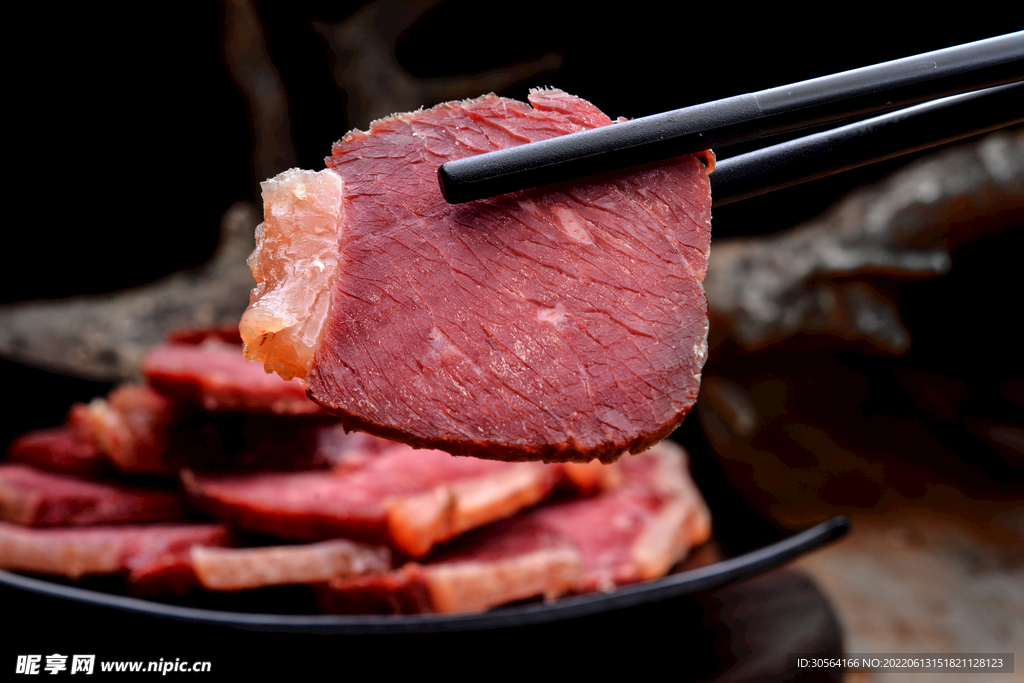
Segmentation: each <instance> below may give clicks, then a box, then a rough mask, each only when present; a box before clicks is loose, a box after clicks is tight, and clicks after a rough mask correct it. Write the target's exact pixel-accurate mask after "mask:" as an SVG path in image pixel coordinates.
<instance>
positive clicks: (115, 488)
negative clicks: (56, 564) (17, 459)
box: [0, 464, 186, 526]
mask: <svg viewBox="0 0 1024 683" xmlns="http://www.w3.org/2000/svg"><path fill="white" fill-rule="evenodd" d="M185 514H186V511H185V505H184V496H183V495H182V494H181V493H180V492H178V491H165V490H155V489H142V488H129V487H126V486H122V485H119V484H115V483H103V482H97V481H87V480H84V479H78V478H75V477H71V476H67V475H61V474H54V473H51V472H43V471H42V470H37V469H35V468H32V467H28V466H26V465H17V464H3V465H0V519H3V520H6V521H8V522H14V523H16V524H23V525H27V526H84V525H93V524H145V523H151V522H172V521H178V520H182V519H184V518H185Z"/></svg>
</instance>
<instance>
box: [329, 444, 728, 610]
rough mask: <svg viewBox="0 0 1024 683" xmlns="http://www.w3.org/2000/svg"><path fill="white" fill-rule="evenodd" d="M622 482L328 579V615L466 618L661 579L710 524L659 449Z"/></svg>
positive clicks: (639, 458) (686, 481)
mask: <svg viewBox="0 0 1024 683" xmlns="http://www.w3.org/2000/svg"><path fill="white" fill-rule="evenodd" d="M619 464H620V465H621V469H622V473H621V474H622V483H621V485H620V486H619V487H618V488H617V489H615V490H613V491H607V492H604V493H602V494H601V495H598V496H595V497H592V498H583V499H578V500H572V501H566V502H558V503H549V504H546V505H543V506H541V507H539V508H536V509H533V510H530V511H527V512H523V513H520V514H519V515H518V516H516V517H515V518H513V519H509V520H505V521H503V522H499V523H497V524H494V525H491V526H489V527H486V528H483V529H478V530H476V531H474V532H471V533H470V534H467V535H465V536H462V537H460V538H458V539H456V540H455V541H453V542H452V543H451V544H450V545H448V546H446V547H445V548H444V549H443V550H441V551H440V552H435V553H434V554H432V555H431V556H430V557H428V558H426V560H424V561H423V562H422V563H410V564H408V565H406V566H404V567H402V568H400V569H398V570H395V571H393V572H389V573H387V574H381V575H374V576H364V577H357V578H352V579H339V580H335V581H331V582H330V583H329V585H326V586H322V587H320V589H319V590H318V594H319V598H320V601H321V603H322V607H323V609H324V610H325V611H330V612H364V613H366V612H369V613H392V612H431V611H434V612H465V611H475V610H481V609H486V608H488V607H493V606H495V605H500V604H503V603H506V602H509V601H512V600H520V599H525V598H529V597H534V596H544V597H546V598H549V599H550V598H554V597H557V596H559V595H562V594H564V593H567V592H577V593H587V592H593V591H599V590H611V589H612V588H614V587H615V586H620V585H624V584H629V583H635V582H637V581H643V580H647V579H653V578H656V577H658V576H662V575H664V574H665V573H666V572H667V571H668V570H669V569H670V568H671V567H672V565H674V564H675V563H677V562H679V561H680V560H682V559H683V558H684V557H685V556H686V554H687V553H688V552H689V551H690V549H691V548H693V547H694V546H696V545H699V544H701V543H703V542H704V541H706V540H707V539H708V537H709V535H710V532H711V526H710V524H711V520H710V515H709V513H708V510H707V507H706V506H705V504H704V501H703V499H702V498H701V496H700V494H699V493H698V491H697V489H696V488H695V487H694V485H693V482H692V481H691V480H690V478H689V476H688V474H687V472H686V456H685V454H684V453H683V452H682V451H681V449H679V448H678V447H677V446H675V445H673V444H670V443H664V444H659V445H657V446H655V447H654V448H652V449H651V450H649V451H647V452H645V453H641V454H639V455H636V456H632V457H627V458H624V459H622V460H620V462H619Z"/></svg>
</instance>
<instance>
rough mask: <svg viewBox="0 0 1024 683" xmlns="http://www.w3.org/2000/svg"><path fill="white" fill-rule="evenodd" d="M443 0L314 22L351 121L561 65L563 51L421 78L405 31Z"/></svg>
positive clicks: (375, 7)
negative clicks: (410, 67) (407, 62)
mask: <svg viewBox="0 0 1024 683" xmlns="http://www.w3.org/2000/svg"><path fill="white" fill-rule="evenodd" d="M439 4H441V3H440V0H414V1H405V0H376V1H375V2H370V3H367V4H366V5H365V6H363V7H362V8H361V9H360V10H359V11H358V12H356V13H355V14H353V15H352V16H350V17H348V18H347V19H345V20H344V21H341V22H338V23H335V24H328V23H325V22H319V21H317V22H314V23H313V28H314V29H315V30H316V32H317V33H318V34H320V37H321V38H323V40H324V42H325V43H326V44H327V46H328V47H329V48H330V50H331V53H332V54H333V56H334V83H335V84H336V85H337V86H338V87H339V88H341V89H342V90H344V91H345V94H346V96H347V105H346V109H345V116H346V120H347V121H348V125H349V127H354V126H358V127H360V128H367V127H368V126H369V124H370V122H372V121H374V120H376V119H379V118H382V117H385V116H388V115H389V114H394V113H396V112H405V111H413V110H415V109H419V108H420V107H423V106H431V105H433V104H437V103H439V102H446V101H449V100H458V99H464V98H467V97H476V96H478V95H482V94H484V93H486V92H491V91H497V90H503V89H505V88H509V87H512V86H514V85H516V84H518V83H521V82H523V81H526V80H529V79H531V78H533V77H535V76H537V75H540V74H543V73H548V72H553V71H556V70H558V69H559V68H561V66H562V58H561V57H560V56H559V55H555V54H547V55H543V56H541V57H537V58H535V59H531V60H527V61H524V62H520V63H518V64H513V65H511V66H508V67H505V68H501V69H493V70H490V71H486V72H484V73H479V74H465V75H458V76H451V77H445V78H417V77H415V76H413V75H411V74H410V73H409V72H408V71H406V70H405V69H404V68H403V67H402V65H401V64H400V63H399V61H398V57H397V56H396V55H395V45H396V43H397V42H398V39H399V37H400V36H401V35H402V34H403V33H405V32H406V31H407V30H409V29H410V28H411V27H412V26H413V25H414V24H415V23H416V22H417V21H418V20H419V19H420V18H421V17H423V16H424V15H425V14H426V13H427V12H429V11H430V10H432V9H433V8H434V7H436V6H437V5H439Z"/></svg>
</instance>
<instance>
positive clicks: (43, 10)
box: [0, 0, 1013, 301]
mask: <svg viewBox="0 0 1024 683" xmlns="http://www.w3.org/2000/svg"><path fill="white" fill-rule="evenodd" d="M358 6H359V3H352V2H332V3H328V2H319V3H315V2H314V3H268V2H259V3H257V8H258V10H259V12H260V14H261V16H262V19H263V23H264V26H265V30H266V35H267V41H268V44H269V48H270V52H271V54H272V56H273V59H274V61H275V62H276V64H277V66H278V68H279V70H280V72H281V75H282V78H283V80H284V83H285V87H286V89H287V91H288V96H289V100H290V103H291V107H292V119H293V125H294V130H295V137H296V144H297V148H298V159H299V163H300V165H301V166H303V167H305V168H322V167H323V166H322V164H323V161H322V160H323V157H324V156H326V155H328V154H329V153H330V145H331V143H332V142H334V141H335V140H337V139H339V138H340V137H341V136H342V135H343V134H344V133H345V132H346V131H347V130H349V129H350V128H352V127H356V126H359V127H364V128H365V126H366V123H367V122H350V121H346V120H345V115H344V110H343V108H344V103H345V96H346V95H345V92H344V91H342V90H340V89H338V88H337V87H336V86H335V85H334V83H333V81H332V78H331V71H330V68H331V67H330V59H329V55H328V50H327V48H326V47H325V45H324V43H323V42H322V40H321V39H320V37H319V36H318V35H317V34H316V33H315V32H314V31H313V29H312V27H311V21H312V20H314V19H319V20H321V21H326V22H334V21H339V20H341V19H343V18H344V17H345V16H347V15H348V14H350V13H351V12H353V11H355V9H357V8H358ZM495 7H496V6H495ZM595 7H597V5H594V4H592V3H557V2H556V3H552V2H542V1H539V0H526V1H523V2H517V3H515V4H514V5H512V6H504V5H503V6H502V7H501V9H496V8H495V9H482V5H481V3H477V2H470V1H467V0H450V1H449V2H444V3H442V4H441V5H440V6H439V7H438V8H437V9H435V10H434V11H432V12H430V13H429V14H428V15H426V16H425V17H424V19H423V20H422V21H420V22H419V24H418V25H416V26H415V27H414V28H413V29H412V30H411V31H409V32H408V33H407V34H406V35H405V36H403V37H402V38H401V39H400V40H399V42H398V44H397V46H396V50H397V54H398V56H399V58H400V60H401V61H402V63H403V65H404V66H405V67H406V68H407V70H408V71H409V72H410V73H412V74H413V75H416V76H423V77H429V76H454V75H460V74H472V73H476V72H479V71H483V70H486V69H491V68H496V67H501V66H505V65H508V64H510V63H513V62H517V61H521V60H525V59H529V58H533V57H539V56H541V55H544V54H548V53H555V54H558V55H561V56H562V57H563V60H564V61H563V64H564V66H563V68H562V70H561V72H560V73H555V74H548V75H545V76H543V77H541V78H539V79H536V81H535V82H531V83H527V84H523V85H522V86H520V87H516V88H514V89H512V90H511V91H509V92H502V93H499V94H502V95H506V96H510V97H515V98H519V99H525V96H526V92H527V89H528V87H533V86H538V85H551V86H556V87H559V88H561V89H563V90H566V91H568V92H570V93H573V94H576V95H579V96H581V97H584V98H586V99H589V100H591V101H592V102H593V103H594V104H596V105H597V106H598V107H600V108H601V109H603V110H604V111H605V112H606V113H608V114H609V115H610V116H612V117H613V118H614V117H616V116H626V117H639V116H644V115H648V114H653V113H657V112H660V111H665V110H668V109H674V108H678V107H682V106H686V105H689V104H695V103H699V102H704V101H708V100H713V99H717V98H721V97H727V96H730V95H736V94H741V93H744V92H749V91H752V90H757V89H762V88H768V87H773V86H777V85H783V84H785V83H789V82H793V81H796V80H802V79H806V78H813V77H816V76H821V75H825V74H828V73H833V72H835V71H839V70H844V69H849V68H855V67H858V66H865V65H868V64H872V63H876V62H879V61H884V60H888V59H895V58H899V57H904V56H908V55H911V54H916V53H918V52H923V51H928V50H933V49H939V48H943V47H948V46H950V45H955V44H959V43H962V42H967V41H971V40H977V39H981V38H985V37H990V36H993V35H998V34H1001V33H1005V32H1008V31H1010V30H1012V29H1013V27H1010V26H1007V25H1006V22H1005V21H1003V20H1002V19H1001V18H1000V17H999V16H998V13H996V14H993V13H985V12H972V13H970V14H968V15H966V16H965V14H966V13H965V12H963V11H958V12H957V13H956V15H955V16H953V15H950V16H930V17H925V18H922V17H920V16H916V15H915V16H912V17H911V16H905V17H902V18H901V17H894V16H892V13H886V14H884V15H879V14H876V13H873V12H869V11H867V10H853V9H850V8H844V9H843V10H842V12H843V13H842V15H841V16H838V17H837V16H836V15H835V14H832V13H830V14H829V18H828V19H827V20H825V19H824V18H822V17H819V16H811V17H806V16H803V17H799V18H798V17H797V16H795V15H793V14H791V13H789V12H779V11H767V10H753V11H740V10H739V9H737V8H735V7H734V6H731V5H727V4H724V3H718V4H715V5H703V6H700V7H694V6H692V5H691V4H690V3H687V4H686V5H681V4H676V3H648V2H630V3H622V4H619V5H616V6H614V8H612V7H610V6H605V9H600V10H595V9H594V8H595ZM20 12H21V13H20V15H19V14H16V15H15V19H14V20H12V21H11V23H10V25H9V27H8V28H9V30H10V31H11V34H12V35H16V34H17V35H21V36H23V37H24V38H27V44H28V45H30V47H29V48H28V49H27V50H24V49H19V50H18V52H17V53H15V54H9V56H8V59H7V65H8V68H7V69H6V74H5V75H6V80H7V81H8V84H9V85H10V86H13V87H12V88H10V89H9V90H8V97H7V107H5V109H8V111H11V110H13V112H14V114H15V124H14V125H13V126H11V127H9V128H8V135H9V137H8V142H9V144H10V147H9V148H8V149H9V150H11V151H14V153H13V154H10V155H9V156H8V157H7V161H8V163H7V168H8V171H7V173H8V177H9V178H11V179H12V180H13V181H14V182H13V183H12V186H10V188H9V189H10V190H11V191H10V194H9V195H8V202H9V203H8V206H9V208H10V209H11V211H10V212H9V213H8V214H7V217H6V220H7V229H6V230H5V231H4V232H5V235H4V237H5V239H4V243H5V244H4V247H5V252H6V254H7V255H8V267H7V268H5V269H4V272H3V274H2V275H0V277H3V281H2V282H3V286H2V288H0V292H2V293H0V296H2V301H16V300H22V299H30V298H42V297H62V296H69V295H73V294H82V293H100V292H109V291H113V290H116V289H119V288H121V287H125V286H129V285H134V284H139V283H143V282H148V281H151V280H153V279H156V278H158V277H160V276H162V275H165V274H167V273H169V272H172V271H174V270H178V269H180V268H188V267H194V266H196V265H198V264H201V263H203V262H204V261H205V260H206V259H207V258H209V256H210V255H211V253H212V251H213V248H214V246H215V240H216V233H217V225H218V221H219V220H220V217H221V215H222V214H223V212H224V211H225V210H226V209H227V207H228V206H230V205H231V204H232V203H233V202H235V201H237V200H239V199H250V198H251V199H255V188H254V187H253V183H252V182H251V180H250V175H251V174H250V170H249V161H250V154H249V147H250V134H249V130H248V120H247V114H246V109H245V103H244V101H243V99H242V97H241V95H240V94H239V93H238V91H237V89H236V88H235V86H234V85H233V83H232V81H231V79H230V77H229V75H228V72H227V70H226V68H225V66H224V64H223V62H222V55H221V44H220V41H221V33H222V27H221V8H220V7H219V6H218V5H217V4H215V3H189V4H188V6H187V7H177V6H175V5H174V4H166V5H163V6H148V5H145V6H136V7H134V8H133V9H132V10H131V11H130V12H124V11H115V10H112V9H95V8H94V7H90V6H85V5H82V6H79V7H76V8H73V9H60V10H53V9H51V8H49V7H48V6H45V5H37V6H34V7H28V8H24V7H23V8H22V9H21V10H20ZM918 14H919V13H918ZM8 49H10V48H8ZM12 91H13V93H12ZM12 95H13V96H12ZM423 104H425V105H430V104H433V103H432V102H424V103H423ZM891 166H893V164H887V165H886V168H889V167H891ZM883 171H884V169H880V168H876V169H870V170H867V171H862V172H854V173H851V174H846V175H845V176H843V177H841V178H838V179H834V180H825V181H819V182H818V183H815V184H814V187H813V188H804V189H800V190H791V191H787V192H785V193H782V194H780V195H778V196H774V197H770V198H766V199H760V200H753V201H751V202H747V203H746V204H745V205H733V206H730V207H723V208H721V209H718V210H716V211H715V219H714V220H715V227H714V231H715V237H716V238H720V237H725V236H731V235H738V234H755V233H764V232H770V231H773V230H777V229H781V228H784V227H788V226H790V225H793V224H795V223H796V222H799V220H801V219H804V218H807V217H809V216H812V215H814V214H816V213H817V212H818V211H820V210H821V209H822V208H824V207H825V206H827V205H828V204H830V203H831V202H832V201H833V200H834V199H835V198H837V197H838V196H840V195H841V194H842V193H843V192H844V191H845V190H846V189H848V188H850V187H853V186H855V185H857V184H860V183H861V182H863V181H864V180H866V179H868V178H871V177H875V176H877V175H878V174H879V173H882V172H883ZM19 209H20V211H19ZM19 213H20V214H21V216H18V214H19Z"/></svg>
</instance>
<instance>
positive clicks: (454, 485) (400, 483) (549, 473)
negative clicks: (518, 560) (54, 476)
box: [183, 444, 561, 557]
mask: <svg viewBox="0 0 1024 683" xmlns="http://www.w3.org/2000/svg"><path fill="white" fill-rule="evenodd" d="M560 476H561V471H560V469H559V468H557V467H556V466H552V465H543V464H540V463H520V464H509V463H501V462H493V461H487V460H480V459H476V458H457V457H454V456H451V455H449V454H447V453H443V452H440V451H414V450H413V449H411V448H409V447H408V446H404V445H400V444H396V445H395V447H393V448H392V449H390V450H387V451H385V452H383V453H381V454H380V455H378V456H376V457H374V458H372V459H370V460H368V461H366V462H365V463H364V464H363V465H362V466H360V467H358V468H356V469H355V470H354V471H352V470H351V469H344V470H341V471H337V470H335V471H314V472H289V473H263V474H250V475H234V476H231V475H228V476H202V475H196V474H194V473H191V472H186V473H185V474H184V475H183V477H184V481H185V487H186V490H187V491H188V493H189V494H190V495H191V496H192V498H193V500H194V501H195V503H196V504H197V505H198V506H199V507H201V508H202V509H203V510H205V511H206V512H208V513H209V514H210V515H212V516H213V517H215V518H217V519H220V520H222V521H225V522H229V523H230V524H232V525H234V526H237V527H238V528H240V529H245V530H248V531H254V532H258V533H263V534H268V535H272V536H277V537H280V538H285V539H293V540H304V541H310V540H320V539H328V538H336V537H348V538H355V539H359V540H364V541H369V542H375V543H387V544H389V545H391V546H392V547H394V548H396V549H397V550H399V551H401V552H403V553H405V554H407V555H412V556H416V557H418V556H422V555H425V554H426V553H427V552H429V550H430V549H431V547H433V545H434V544H435V543H438V542H441V541H445V540H448V539H450V538H453V537H454V536H457V535H458V534H460V533H462V532H464V531H466V530H468V529H472V528H475V527H478V526H481V525H483V524H486V523H488V522H492V521H494V520H496V519H501V518H503V517H507V516H509V515H511V514H513V513H514V512H516V511H517V510H519V509H521V508H523V507H526V506H528V505H532V504H534V503H536V502H538V501H540V500H542V499H543V498H545V497H546V496H547V495H548V494H549V493H550V492H551V490H552V489H553V488H554V487H555V484H556V483H557V482H558V480H559V478H560Z"/></svg>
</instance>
